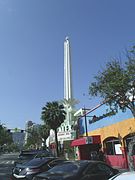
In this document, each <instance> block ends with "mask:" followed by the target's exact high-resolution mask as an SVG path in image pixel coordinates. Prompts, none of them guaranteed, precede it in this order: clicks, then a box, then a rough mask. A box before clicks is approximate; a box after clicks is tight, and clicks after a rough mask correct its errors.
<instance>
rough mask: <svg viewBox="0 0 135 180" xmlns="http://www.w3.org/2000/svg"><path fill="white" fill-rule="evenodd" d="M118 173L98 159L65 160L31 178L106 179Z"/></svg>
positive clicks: (37, 179) (35, 179)
mask: <svg viewBox="0 0 135 180" xmlns="http://www.w3.org/2000/svg"><path fill="white" fill-rule="evenodd" d="M117 173H119V171H118V170H117V169H113V168H112V167H110V166H109V165H107V164H106V163H104V162H100V161H92V160H78V161H66V162H64V163H61V164H60V165H57V166H55V167H53V168H51V169H50V170H48V171H47V172H44V173H40V174H38V175H36V176H35V177H34V178H33V180H47V179H48V180H75V179H77V180H106V179H109V178H110V177H112V176H114V175H116V174H117Z"/></svg>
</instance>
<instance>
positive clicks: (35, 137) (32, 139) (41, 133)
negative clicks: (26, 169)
mask: <svg viewBox="0 0 135 180" xmlns="http://www.w3.org/2000/svg"><path fill="white" fill-rule="evenodd" d="M49 131H50V128H49V127H48V126H45V125H40V126H39V127H38V128H34V127H31V128H29V130H28V139H27V144H26V147H34V148H38V147H41V144H42V143H44V146H45V143H46V139H47V138H48V136H49Z"/></svg>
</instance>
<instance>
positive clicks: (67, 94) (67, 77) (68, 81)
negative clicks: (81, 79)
mask: <svg viewBox="0 0 135 180" xmlns="http://www.w3.org/2000/svg"><path fill="white" fill-rule="evenodd" d="M64 99H66V100H69V99H72V72H71V54H70V43H69V39H68V37H66V38H65V41H64Z"/></svg>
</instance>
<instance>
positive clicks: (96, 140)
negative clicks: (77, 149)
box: [71, 135, 101, 146]
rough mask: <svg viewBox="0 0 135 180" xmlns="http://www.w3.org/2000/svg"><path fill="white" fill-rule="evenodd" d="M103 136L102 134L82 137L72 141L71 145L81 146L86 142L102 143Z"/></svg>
mask: <svg viewBox="0 0 135 180" xmlns="http://www.w3.org/2000/svg"><path fill="white" fill-rule="evenodd" d="M100 143H101V138H100V135H95V136H88V137H82V138H79V139H75V140H73V141H72V142H71V146H81V145H85V144H100Z"/></svg>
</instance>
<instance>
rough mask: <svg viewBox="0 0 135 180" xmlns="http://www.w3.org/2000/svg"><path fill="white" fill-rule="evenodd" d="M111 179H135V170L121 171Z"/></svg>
mask: <svg viewBox="0 0 135 180" xmlns="http://www.w3.org/2000/svg"><path fill="white" fill-rule="evenodd" d="M109 180H135V171H132V172H123V173H119V174H117V175H115V176H113V177H112V178H110V179H109Z"/></svg>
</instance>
